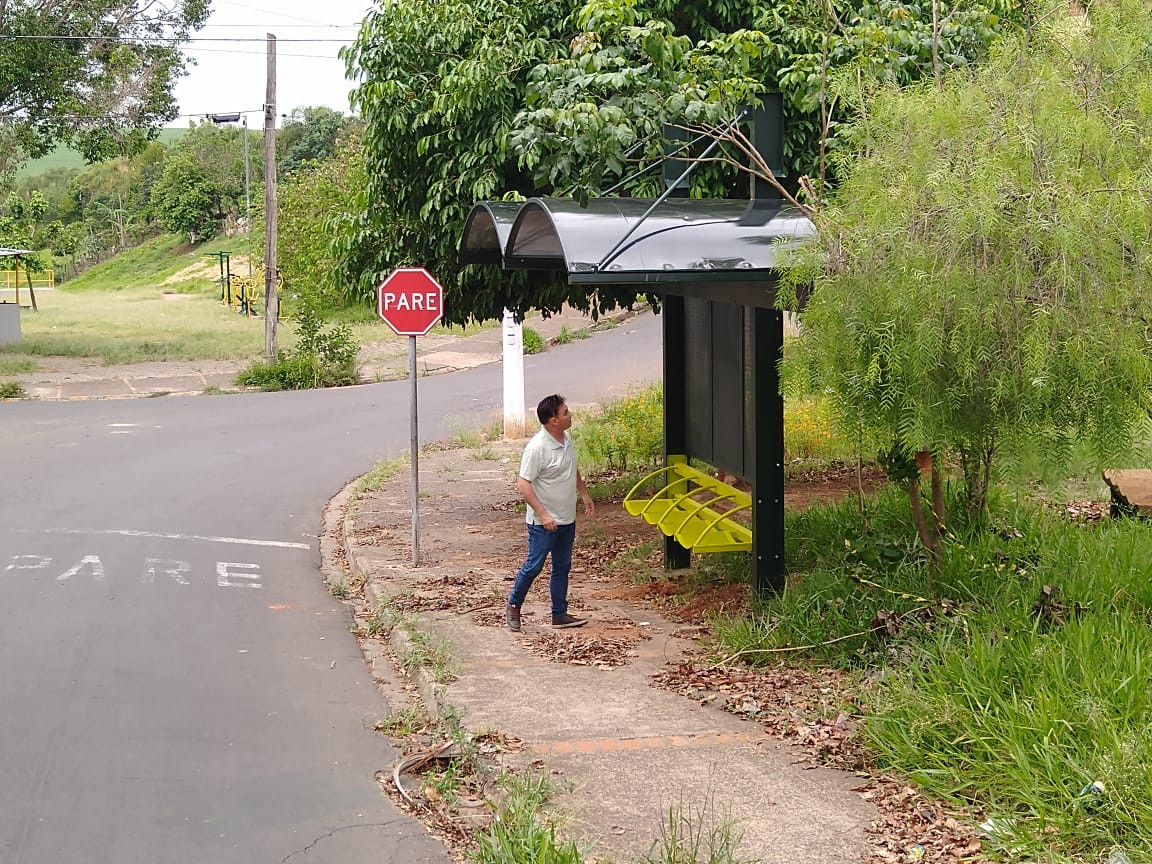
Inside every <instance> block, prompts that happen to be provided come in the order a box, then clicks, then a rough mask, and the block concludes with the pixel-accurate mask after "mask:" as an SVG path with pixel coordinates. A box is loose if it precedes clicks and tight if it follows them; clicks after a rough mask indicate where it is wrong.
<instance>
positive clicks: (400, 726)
mask: <svg viewBox="0 0 1152 864" xmlns="http://www.w3.org/2000/svg"><path fill="white" fill-rule="evenodd" d="M431 723H432V718H431V717H429V716H428V710H427V709H426V708H425V707H424V705H423V704H421V703H416V704H414V705H407V706H405V707H403V708H397V709H395V710H394V711H393V712H392V713H391V714H389V715H388V718H387V719H386V720H382V721H380V722H379V723H377V724H376V726H375V729H376V731H377V732H383V733H384V734H385V735H391V736H392V737H393V738H407V737H408V736H409V735H415V734H416V733H417V732H421V731H423V730H424V729H427V728H428V727H429V726H430V725H431Z"/></svg>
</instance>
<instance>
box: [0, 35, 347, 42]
mask: <svg viewBox="0 0 1152 864" xmlns="http://www.w3.org/2000/svg"><path fill="white" fill-rule="evenodd" d="M6 39H25V40H36V41H40V42H43V41H50V40H51V41H55V40H58V39H68V40H72V41H76V42H124V43H127V44H132V45H134V44H146V45H153V44H155V45H169V44H172V43H179V44H183V43H185V42H259V43H260V44H262V45H263V44H264V43H266V42H267V41H268V40H267V39H266V38H265V37H263V36H261V37H258V38H257V37H243V36H191V37H187V38H184V39H178V38H177V37H175V36H63V35H54V36H46V35H41V34H35V35H32V34H8V33H4V34H0V41H3V40H6ZM276 41H277V42H331V43H334V44H339V45H347V44H348V42H349V41H351V40H350V39H291V38H289V39H277V40H276Z"/></svg>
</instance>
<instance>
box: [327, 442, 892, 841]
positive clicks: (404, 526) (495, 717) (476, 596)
mask: <svg viewBox="0 0 1152 864" xmlns="http://www.w3.org/2000/svg"><path fill="white" fill-rule="evenodd" d="M521 446H522V442H520V443H511V444H508V443H503V442H501V443H498V444H495V445H490V446H487V447H484V448H480V449H478V450H471V451H470V450H446V451H439V452H432V453H428V454H427V455H424V456H422V457H421V500H422V503H421V528H422V532H421V533H422V537H423V540H422V545H423V547H424V549H423V552H422V559H423V560H422V562H421V564H420V565H419V566H416V567H414V566H412V564H411V563H410V561H411V549H410V546H409V538H410V536H411V533H410V522H409V518H410V517H409V513H410V510H409V507H410V504H409V498H408V495H409V485H408V475H407V472H400V473H399V474H398V475H397V476H396V477H395V478H394V479H393V480H391V481H389V482H387V483H385V484H384V485H383V486H382V488H380V489H379V490H378V491H376V492H374V493H371V494H369V495H367V496H366V497H363V498H360V499H358V500H353V501H349V502H347V503H348V506H347V508H346V515H345V517H344V521H343V523H342V526H341V528H342V532H341V533H342V536H343V537H344V540H345V550H346V553H347V559H348V561H349V564H350V567H351V568H352V571H353V574H354V576H358V577H360V578H363V579H364V580H366V596H367V597H368V598H369V602H370V604H371V605H372V606H373V607H374V608H379V607H380V606H381V605H389V606H391V607H393V608H399V609H401V610H404V611H405V612H407V613H408V614H409V615H411V616H414V617H415V621H416V622H417V627H418V628H419V630H420V631H423V632H424V633H426V634H428V635H430V636H431V637H432V638H433V639H434V640H442V641H443V642H444V643H446V644H447V646H449V653H450V655H451V658H452V664H451V665H452V668H453V671H454V672H455V673H456V675H457V676H458V677H457V678H456V680H454V681H453V682H451V683H449V684H435V683H433V681H432V680H431V678H430V677H429V673H428V672H427V671H418V672H417V673H416V677H417V681H418V683H419V685H420V687H421V691H422V694H423V696H424V701H425V702H426V704H427V705H428V706H429V708H430V710H432V711H434V712H435V711H439V712H440V713H441V714H442V715H443V714H444V713H446V712H450V713H452V714H454V715H455V714H459V715H460V716H461V717H462V718H463V723H464V725H465V727H466V728H468V729H470V730H472V731H480V730H496V731H498V732H500V733H502V734H503V735H506V736H513V738H518V739H521V740H522V741H523V742H524V750H523V752H522V753H519V754H517V753H513V754H506V756H505V760H506V762H508V763H510V764H512V765H517V766H520V767H523V766H525V765H528V764H530V763H532V762H535V761H536V760H542V761H543V763H545V764H546V765H547V767H548V768H549V769H550V771H551V772H552V773H553V775H554V777H553V779H554V780H556V781H557V783H556V785H557V788H558V789H559V790H561V795H560V798H559V800H558V802H557V804H558V806H559V807H560V809H561V810H562V811H563V812H564V813H565V815H566V817H567V819H566V821H565V832H566V833H567V834H569V835H570V836H573V837H574V838H575V839H577V840H578V841H579V842H581V843H582V844H583V846H584V848H585V849H586V850H588V852H589V853H590V856H591V858H592V859H593V860H605V859H610V860H612V861H614V862H628V861H635V860H637V859H638V858H639V857H640V856H642V855H643V854H644V853H645V852H647V851H648V850H649V848H650V846H651V844H652V843H653V841H655V840H657V839H658V838H659V837H660V822H661V819H662V818H664V819H665V820H666V819H667V817H668V812H669V808H670V807H676V806H682V807H684V808H685V809H686V810H687V809H689V808H695V809H696V810H699V809H700V808H702V807H705V806H706V805H707V804H708V802H712V812H713V814H714V815H716V816H720V817H723V816H725V815H727V816H728V817H730V818H731V820H732V822H733V823H734V824H735V825H736V826H737V828H738V829H739V830H740V831H742V832H743V836H744V843H743V848H742V852H743V853H744V854H745V858H744V859H743V860H747V859H748V858H752V859H756V860H760V861H763V862H766V864H797V862H830V864H831V862H836V864H839V862H854V861H861V860H863V858H864V854H865V850H866V848H867V846H866V838H865V830H866V828H867V826H868V824H869V822H870V820H871V819H872V818H874V815H875V813H874V811H873V809H872V807H871V805H870V804H867V803H866V802H864V801H863V800H861V798H860V797H859V796H858V795H857V794H856V793H854V792H853V791H851V789H852V787H853V786H856V785H857V784H858V783H859V782H860V781H859V779H858V778H856V777H854V776H852V775H849V774H845V773H842V772H837V771H833V770H828V769H819V768H818V769H814V770H813V769H811V768H810V767H808V768H805V767H802V766H801V765H800V764H798V763H799V762H800V754H799V752H798V751H796V750H793V749H791V748H790V746H789V745H787V744H785V743H784V742H782V741H780V740H778V739H774V738H771V737H769V736H768V735H766V734H765V733H764V732H762V731H761V730H760V728H759V727H758V726H757V725H756V724H755V723H753V722H750V721H745V720H741V719H739V718H737V717H735V716H733V715H732V714H729V713H726V712H724V711H722V710H720V709H719V708H714V707H712V706H710V705H709V706H705V705H701V704H699V703H697V702H695V701H692V700H689V699H687V698H684V697H681V696H679V695H676V694H674V693H671V692H668V691H665V690H661V689H657V688H656V687H654V686H653V685H652V684H651V683H650V681H649V678H650V676H652V675H653V674H654V673H657V672H659V671H661V670H663V669H666V668H668V666H669V664H672V665H675V664H676V663H677V662H678V660H680V659H681V658H683V657H684V656H685V655H686V652H691V651H692V650H693V648H694V645H693V643H692V641H691V638H690V637H691V635H692V632H693V631H694V629H695V628H691V627H687V628H686V627H683V626H681V625H677V624H675V623H673V622H672V621H669V620H666V619H664V618H663V617H661V616H660V615H659V614H656V613H655V612H654V611H652V610H651V609H644V608H641V607H640V606H638V605H634V604H630V603H628V602H623V601H621V600H618V599H609V598H610V597H611V596H613V595H615V596H619V594H620V592H619V591H614V590H605V589H606V583H607V582H609V581H611V580H608V579H606V578H601V577H603V576H604V574H602V573H597V572H596V570H595V565H594V564H593V565H591V566H589V565H588V564H587V562H584V563H583V564H581V562H580V561H579V560H578V561H577V562H576V563H577V566H574V569H573V582H572V587H571V591H570V599H571V602H572V606H573V609H574V611H578V613H579V614H581V615H582V616H585V617H588V618H589V619H590V621H589V624H588V625H587V626H586V627H583V628H578V629H574V630H564V631H553V630H552V629H551V627H550V626H548V623H547V622H548V602H547V593H546V592H547V581H548V580H547V575H546V574H542V576H541V578H540V579H538V580H537V582H536V585H534V586H533V589H532V592H531V593H530V594H529V597H528V600H527V602H526V603H525V605H524V629H523V631H522V632H521V633H519V634H513V633H512V632H511V631H509V630H508V629H506V628H505V627H503V626H502V622H503V607H504V602H505V597H506V595H507V593H508V589H509V587H510V585H511V583H510V582H507V581H504V577H505V576H506V575H507V574H509V573H510V572H511V571H512V569H514V568H515V566H516V565H517V564H518V563H519V559H520V556H522V553H523V543H524V538H523V533H524V525H523V516H522V515H520V514H519V513H518V512H516V511H515V509H514V508H513V506H512V503H513V502H514V500H515V497H516V495H515V491H514V488H513V478H514V474H515V471H516V469H517V467H518V464H519V451H520V448H521ZM344 494H345V495H347V493H344ZM334 503H338V502H334ZM612 506H613V505H610V504H606V505H603V508H601V510H602V511H604V512H600V511H598V513H597V515H596V517H595V519H594V520H593V523H592V524H591V525H589V524H583V523H584V519H583V514H582V513H581V515H580V517H578V518H579V519H580V521H581V523H582V524H581V525H580V526H578V529H577V551H578V552H579V551H580V546H581V539H580V538H581V536H584V537H585V538H586V539H585V542H586V543H588V542H590V540H589V539H587V538H590V537H592V536H595V535H596V533H597V531H599V532H608V533H609V534H610V533H611V532H612V524H613V519H616V518H621V517H620V516H619V515H614V514H612V513H609V512H607V509H608V508H612ZM340 509H341V508H340V507H339V506H336V507H333V508H331V511H330V512H335V511H338V510H340ZM616 509H617V510H618V509H619V508H618V507H616ZM612 584H613V585H616V584H618V583H617V582H615V581H612ZM390 638H391V641H392V645H393V647H394V649H395V650H396V652H397V653H398V655H399V656H400V657H401V658H403V657H404V656H405V653H406V652H407V651H409V650H410V646H411V640H410V637H409V636H408V634H407V633H406V631H405V630H403V629H401V628H395V629H394V630H393V631H392V634H391V637H390ZM589 639H593V640H595V639H599V640H601V641H602V642H603V641H609V642H611V643H613V644H615V645H618V646H625V652H624V653H627V654H628V655H630V656H629V657H628V661H627V663H625V664H624V665H614V664H612V663H610V662H605V663H597V662H596V661H595V660H593V661H585V662H586V665H573V664H571V663H565V662H556V651H555V650H552V651H551V653H552V655H553V656H552V657H548V656H547V655H548V654H549V653H550V652H549V650H543V651H541V647H542V646H543V647H544V648H545V649H547V648H548V646H552V648H553V649H555V648H556V647H557V646H560V647H561V648H562V646H563V645H565V644H566V645H568V646H569V648H572V647H573V646H578V645H580V644H581V643H582V642H584V643H586V642H587V640H589Z"/></svg>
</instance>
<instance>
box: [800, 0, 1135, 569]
mask: <svg viewBox="0 0 1152 864" xmlns="http://www.w3.org/2000/svg"><path fill="white" fill-rule="evenodd" d="M1150 21H1152V19H1149V17H1148V16H1147V14H1146V9H1145V7H1144V4H1143V3H1141V2H1138V0H1106V2H1098V3H1095V4H1093V6H1092V10H1091V13H1090V14H1089V15H1088V16H1087V17H1086V18H1081V17H1069V16H1068V15H1067V13H1066V12H1065V13H1062V14H1054V15H1052V16H1050V17H1048V18H1047V19H1046V20H1045V22H1044V23H1042V24H1039V25H1036V26H1034V27H1032V28H1031V29H1030V30H1029V32H1028V33H1027V34H1025V35H1023V36H1021V37H1019V38H1013V39H1008V40H1006V41H1005V42H1004V44H1003V46H1002V48H1001V50H999V51H998V52H997V53H996V55H995V56H994V57H993V58H992V60H991V62H990V63H989V64H988V65H987V66H986V67H984V68H983V69H981V70H980V71H976V72H967V73H964V74H957V75H954V76H951V77H950V78H949V79H948V81H947V83H946V84H945V86H944V87H942V88H940V89H937V88H934V87H919V88H905V89H903V90H900V91H889V92H885V93H883V94H881V95H880V97H879V98H878V99H877V100H876V101H875V102H874V104H873V105H872V106H871V108H870V110H869V113H868V116H867V117H866V118H864V119H863V120H862V121H861V123H860V126H859V134H860V140H861V142H862V144H863V146H864V153H863V155H861V156H860V157H859V158H856V159H853V160H851V161H849V162H847V163H846V167H847V174H848V176H847V179H846V181H845V182H844V184H843V186H842V188H841V189H840V191H839V193H838V195H837V196H836V198H835V200H834V202H833V203H832V206H831V207H829V208H828V209H827V210H826V211H825V212H824V213H823V214H821V216H820V218H819V222H820V224H819V227H820V231H821V238H822V241H823V244H822V247H821V248H820V249H818V250H813V253H814V254H813V256H812V257H811V258H810V259H809V260H808V262H807V264H808V266H806V267H800V268H798V270H797V271H796V272H794V273H793V278H794V279H796V280H799V281H801V282H807V281H808V280H810V279H814V280H815V289H814V291H813V299H812V302H811V304H810V305H809V306H808V308H807V310H806V312H805V313H804V323H805V327H804V332H803V334H802V338H801V341H800V348H801V349H802V352H803V359H805V360H806V361H807V372H808V373H809V375H810V377H809V380H810V382H811V383H812V384H813V385H814V386H817V387H819V388H821V389H826V390H827V391H828V392H829V393H831V394H832V398H833V401H834V404H835V408H836V410H837V413H838V415H839V417H840V419H841V421H842V423H843V424H844V425H845V426H846V427H848V428H851V429H853V430H859V431H860V432H861V433H862V434H863V435H864V436H865V437H866V439H867V440H870V441H872V442H873V443H874V444H875V445H876V446H877V447H878V448H883V449H887V448H889V447H890V446H891V445H892V444H893V442H895V448H894V449H895V453H894V454H893V455H894V456H896V457H899V456H901V454H903V457H904V458H905V460H906V457H907V456H908V455H909V454H911V453H912V452H914V451H919V450H929V451H932V452H933V453H934V454H935V456H936V459H935V463H936V481H937V484H938V485H939V483H940V480H941V477H940V474H941V473H942V472H943V469H944V465H945V464H946V463H947V462H949V461H954V462H955V463H956V464H958V465H959V467H960V469H961V473H962V475H963V485H964V488H965V490H966V493H967V494H966V499H965V505H966V506H965V509H966V511H967V516H968V518H969V520H970V521H977V522H978V521H980V520H982V519H983V516H984V511H985V508H986V502H987V492H988V488H989V483H990V480H991V479H992V473H991V472H992V468H993V464H994V461H995V460H996V458H997V457H1000V456H1005V455H1008V456H1018V455H1019V454H1021V453H1023V452H1025V451H1028V450H1035V449H1039V450H1040V451H1041V452H1042V453H1043V454H1044V456H1045V457H1046V458H1047V459H1049V460H1051V461H1052V462H1053V463H1056V464H1061V463H1063V462H1066V461H1067V459H1068V458H1069V456H1070V455H1071V453H1072V449H1073V445H1074V444H1076V443H1077V442H1085V443H1086V444H1087V445H1090V446H1091V448H1092V450H1093V452H1094V453H1095V454H1096V456H1097V457H1098V458H1099V459H1100V460H1101V461H1102V460H1104V459H1107V458H1113V459H1114V458H1117V457H1118V456H1119V455H1121V454H1122V453H1123V451H1124V450H1125V448H1126V447H1127V446H1128V445H1129V443H1130V442H1131V441H1132V440H1133V439H1134V438H1135V437H1138V436H1139V434H1140V433H1142V432H1143V431H1144V430H1146V428H1147V421H1148V410H1149V407H1150V406H1152V400H1150V388H1152V337H1150V333H1149V330H1148V326H1147V315H1148V303H1147V297H1148V291H1149V287H1150V285H1152V257H1149V255H1148V238H1149V236H1152V211H1150V210H1149V208H1148V204H1147V201H1148V194H1149V182H1148V178H1149V175H1148V165H1149V164H1152V141H1150V140H1149V138H1148V137H1147V135H1146V134H1145V131H1144V130H1146V129H1147V128H1148V125H1149V122H1150V121H1152V107H1150V106H1152V69H1150V68H1149V66H1148V65H1147V64H1146V63H1144V62H1142V60H1143V58H1144V57H1145V56H1146V54H1145V52H1146V50H1147V48H1146V46H1147V45H1148V44H1150V43H1152V23H1150ZM900 462H901V460H900V458H895V459H893V460H892V464H893V465H894V467H896V468H897V473H899V472H900V471H903V470H904V468H902V467H901V466H900V465H899V464H898V463H900ZM904 465H905V466H906V465H907V462H906V461H905V462H904ZM917 474H918V472H916V470H915V468H914V467H912V468H911V471H910V473H909V474H907V475H906V476H905V479H906V480H909V481H911V482H915V480H916V478H917ZM933 506H934V509H935V510H936V513H935V516H936V519H934V520H927V521H928V522H929V523H931V522H938V523H940V524H938V525H936V526H935V528H936V529H937V530H935V531H934V530H931V529H933V527H934V526H933V525H932V524H928V525H927V527H928V528H929V529H930V530H929V532H928V534H927V535H924V536H925V537H926V542H927V543H928V545H929V548H930V549H931V548H932V547H933V545H934V544H935V543H937V542H938V540H939V529H941V528H942V524H943V523H944V521H945V514H944V513H943V512H940V509H941V508H940V507H939V506H936V504H935V503H934V505H933ZM922 535H923V531H922ZM933 535H935V537H934V536H933Z"/></svg>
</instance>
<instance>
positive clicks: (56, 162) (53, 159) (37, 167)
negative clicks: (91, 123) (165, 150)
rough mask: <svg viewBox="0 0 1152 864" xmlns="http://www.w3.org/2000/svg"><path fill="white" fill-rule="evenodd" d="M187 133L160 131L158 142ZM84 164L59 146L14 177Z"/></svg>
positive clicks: (63, 146) (23, 167) (21, 169)
mask: <svg viewBox="0 0 1152 864" xmlns="http://www.w3.org/2000/svg"><path fill="white" fill-rule="evenodd" d="M187 131H188V130H186V129H161V130H160V137H159V138H158V140H159V141H160V142H161V143H162V144H172V143H173V142H175V141H179V140H180V138H181V136H183V135H184V133H185V132H187ZM86 164H87V163H86V162H85V161H84V157H83V156H81V155H80V154H79V153H78V152H77V151H75V150H73V149H72V148H71V147H67V146H65V145H63V144H61V145H60V146H58V147H57V148H56V149H55V150H53V151H52V152H51V153H49V154H48V155H46V156H41V157H40V158H39V159H33V160H32V161H31V162H26V163H25V164H24V165H23V166H22V167H21V168H20V170H18V171H17V172H16V176H17V177H37V176H39V175H40V174H46V173H47V172H49V171H55V170H58V169H60V168H73V169H74V168H83V167H84V166H85V165H86Z"/></svg>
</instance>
